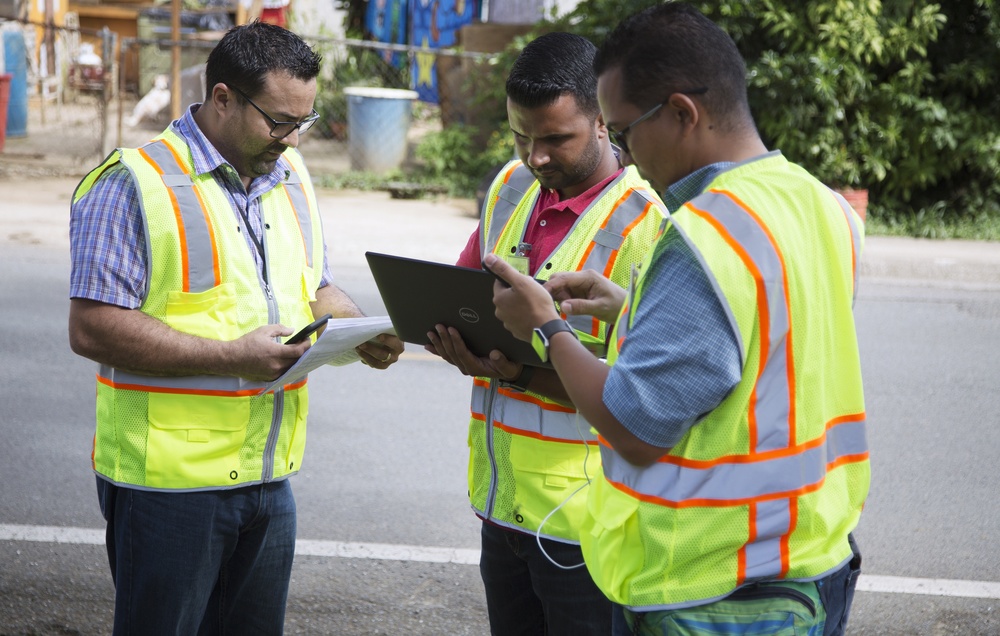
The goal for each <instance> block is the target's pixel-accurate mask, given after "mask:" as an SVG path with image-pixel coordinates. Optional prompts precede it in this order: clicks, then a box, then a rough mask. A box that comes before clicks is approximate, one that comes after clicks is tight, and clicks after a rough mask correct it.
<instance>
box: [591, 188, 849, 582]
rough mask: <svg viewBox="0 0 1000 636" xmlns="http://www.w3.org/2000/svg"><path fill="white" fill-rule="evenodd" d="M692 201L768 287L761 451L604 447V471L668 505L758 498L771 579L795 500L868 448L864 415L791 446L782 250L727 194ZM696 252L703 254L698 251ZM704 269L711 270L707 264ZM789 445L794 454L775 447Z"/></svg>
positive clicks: (750, 566)
mask: <svg viewBox="0 0 1000 636" xmlns="http://www.w3.org/2000/svg"><path fill="white" fill-rule="evenodd" d="M688 207H689V208H691V209H692V210H696V211H698V212H699V213H701V214H703V215H706V216H709V217H712V218H713V219H714V221H715V222H716V226H721V228H720V231H721V232H723V233H725V234H726V235H728V241H727V242H729V243H731V244H732V243H735V244H736V245H737V246H738V247H739V248H740V250H741V251H742V255H741V256H742V257H743V258H745V259H746V260H745V265H746V266H747V268H748V269H749V270H750V273H751V274H752V275H753V277H754V278H755V279H756V280H757V281H758V284H762V285H763V287H764V295H765V298H764V299H763V301H764V302H763V303H760V302H759V301H758V302H759V304H758V312H760V314H761V316H760V317H761V323H762V324H763V320H765V319H766V320H767V322H768V325H769V328H768V332H767V338H768V346H767V349H766V350H762V351H761V352H760V365H761V367H762V371H761V372H760V375H759V376H758V378H757V382H756V386H755V388H754V391H755V396H756V401H755V402H754V403H753V404H751V408H753V410H754V413H753V416H754V418H755V421H756V424H757V426H756V439H752V440H750V444H751V452H752V453H754V454H757V453H763V455H758V456H757V457H758V458H759V459H756V458H755V459H756V460H755V461H742V460H745V459H746V458H745V457H744V456H739V457H737V458H736V461H731V462H721V463H713V464H709V463H707V462H697V461H694V460H685V461H684V463H685V464H686V465H685V466H679V465H676V464H672V463H668V462H666V461H661V462H657V463H655V464H654V465H652V466H649V467H646V468H645V469H637V468H636V467H634V466H632V465H631V464H629V463H628V462H626V461H625V460H623V459H622V458H621V457H619V456H617V454H616V453H613V452H608V451H606V450H605V449H604V448H603V447H602V449H601V451H602V452H601V455H602V460H603V465H604V473H605V476H606V477H607V478H608V479H609V480H611V481H613V482H618V483H620V484H623V485H625V486H626V487H628V488H630V489H631V490H633V491H635V492H636V493H639V494H640V495H644V496H645V497H647V498H652V499H657V500H659V501H661V502H662V503H663V505H667V506H684V505H689V506H690V505H702V506H712V505H716V506H718V505H722V506H725V505H749V504H752V505H751V508H750V510H751V515H752V516H753V518H752V519H751V524H752V527H753V528H755V529H756V532H755V536H754V537H753V539H752V541H751V542H749V543H748V544H747V546H746V551H745V555H746V561H745V563H746V569H745V571H746V578H747V580H753V579H756V578H766V577H772V576H776V575H778V574H780V573H781V572H782V558H781V539H782V537H784V536H787V535H788V534H789V533H790V532H791V531H792V523H793V519H792V514H791V502H790V498H791V497H795V496H798V495H800V494H803V492H804V489H805V488H806V487H809V486H814V485H818V484H821V483H822V481H823V479H825V477H826V473H827V469H828V468H827V467H828V466H830V465H836V462H837V461H838V460H839V459H841V458H844V457H847V456H851V455H858V454H863V453H865V452H867V448H868V444H867V440H866V437H865V428H864V421H863V420H862V421H848V422H844V423H840V424H838V425H836V426H833V427H831V428H829V429H828V430H827V431H826V435H825V437H824V438H823V439H821V440H819V441H818V442H817V443H816V444H809V445H805V446H803V447H800V448H793V447H792V446H793V444H794V440H793V439H792V433H791V422H790V414H791V400H792V399H793V398H792V396H791V393H790V386H789V382H788V373H789V369H788V360H787V353H788V350H787V347H788V339H787V336H788V331H789V325H790V316H789V310H788V300H787V295H786V289H785V276H784V269H783V267H782V263H781V259H780V257H779V254H778V252H777V248H776V247H775V246H774V245H773V244H772V243H771V241H770V239H769V237H768V235H767V233H766V232H765V229H764V228H763V227H762V226H761V225H760V224H759V223H758V222H757V220H756V218H755V217H754V216H753V215H752V214H750V213H749V212H748V211H747V210H744V209H743V208H742V207H741V206H740V205H739V204H737V203H736V202H735V201H733V200H732V199H731V198H730V197H729V196H727V195H726V194H724V193H721V192H706V193H704V194H702V195H700V196H698V197H697V198H695V199H694V200H693V201H691V202H690V203H689V204H688ZM678 229H680V227H678ZM682 234H684V233H683V232H682ZM685 239H686V240H687V237H686V236H685ZM689 242H690V241H689ZM692 247H693V246H692ZM695 253H696V254H697V255H699V257H701V254H700V252H699V251H698V250H697V249H696V250H695ZM706 272H708V273H711V270H710V269H708V268H706ZM710 278H712V276H710ZM785 449H789V450H791V451H792V452H791V454H780V453H769V451H781V450H785Z"/></svg>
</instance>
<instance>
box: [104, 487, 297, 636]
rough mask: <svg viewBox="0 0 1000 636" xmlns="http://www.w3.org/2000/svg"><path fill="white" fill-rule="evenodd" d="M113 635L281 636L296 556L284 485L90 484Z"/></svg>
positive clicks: (291, 506) (291, 502) (287, 491)
mask: <svg viewBox="0 0 1000 636" xmlns="http://www.w3.org/2000/svg"><path fill="white" fill-rule="evenodd" d="M97 495H98V499H99V500H100V503H101V512H102V513H103V514H104V518H105V519H106V520H107V522H108V527H107V545H108V561H109V562H110V565H111V576H112V578H113V579H114V582H115V621H114V633H115V636H120V635H124V634H137V635H142V636H147V635H148V636H157V635H160V634H163V635H167V634H170V635H177V636H190V635H194V634H199V635H205V636H214V635H216V634H239V635H241V636H242V635H243V634H262V635H263V634H266V635H271V634H281V632H282V630H283V628H284V623H285V601H286V599H287V596H288V581H289V578H290V576H291V571H292V559H293V558H294V554H295V499H294V497H293V496H292V488H291V485H290V484H289V483H288V482H287V481H279V482H274V483H270V484H264V485H258V486H248V487H245V488H238V489H234V490H214V491H201V492H186V493H170V492H149V491H143V490H136V489H133V488H125V487H119V486H115V485H114V484H111V483H109V482H107V481H105V480H104V479H102V478H101V477H98V478H97Z"/></svg>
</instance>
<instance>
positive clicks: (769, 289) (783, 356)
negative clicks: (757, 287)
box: [688, 192, 793, 452]
mask: <svg viewBox="0 0 1000 636" xmlns="http://www.w3.org/2000/svg"><path fill="white" fill-rule="evenodd" d="M688 205H690V206H691V207H692V208H694V209H697V210H699V211H701V212H702V213H705V214H708V215H709V216H712V217H713V218H714V219H715V220H716V221H717V222H718V223H719V225H721V226H722V228H723V230H724V231H725V232H726V233H727V234H728V235H729V237H730V239H732V241H735V242H736V243H737V244H738V245H739V246H740V247H741V248H742V250H743V252H744V254H745V255H746V256H747V257H748V258H749V262H747V263H745V264H746V266H747V267H748V268H749V269H750V270H751V272H750V273H751V274H752V275H753V277H754V278H755V279H756V280H757V281H758V284H763V285H764V294H765V298H764V301H765V302H764V303H761V302H760V300H761V299H758V311H759V312H761V313H764V312H766V315H762V316H761V320H760V324H761V325H763V324H764V320H766V321H767V325H768V333H767V339H768V347H767V349H766V350H763V349H762V350H761V351H760V362H759V364H760V365H761V367H762V368H763V370H762V371H761V372H760V375H759V377H758V378H757V385H756V387H755V388H754V393H755V396H756V400H755V401H754V403H753V409H754V419H755V420H756V422H757V427H756V439H751V440H750V445H751V452H765V451H769V450H777V449H781V448H787V447H788V446H790V445H791V444H792V443H793V442H792V440H791V437H792V432H791V424H792V423H791V421H790V417H791V400H792V396H791V387H790V386H789V384H788V374H789V371H790V369H789V368H788V330H789V326H790V324H791V317H790V316H789V313H788V311H789V310H788V299H787V293H786V289H785V271H784V268H783V267H782V263H781V258H780V257H779V255H778V252H777V249H776V247H775V246H774V245H773V244H772V243H771V241H770V239H769V237H768V235H767V232H766V231H765V230H764V228H763V227H761V226H760V225H759V224H758V223H757V221H756V219H754V217H753V216H752V215H751V214H749V213H748V212H747V211H746V210H744V209H743V208H742V207H740V205H739V204H738V203H736V202H735V201H733V200H732V199H731V198H730V197H728V196H726V195H725V194H722V193H718V192H706V193H704V194H702V195H701V196H699V197H697V198H696V199H695V200H693V201H692V202H691V203H689V204H688Z"/></svg>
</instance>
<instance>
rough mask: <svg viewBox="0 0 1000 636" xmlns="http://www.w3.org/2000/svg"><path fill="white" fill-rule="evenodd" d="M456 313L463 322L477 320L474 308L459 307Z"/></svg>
mask: <svg viewBox="0 0 1000 636" xmlns="http://www.w3.org/2000/svg"><path fill="white" fill-rule="evenodd" d="M458 315H459V317H460V318H461V319H462V320H464V321H465V322H479V314H477V313H476V312H475V310H473V309H469V308H468V307H462V308H461V309H459V310H458Z"/></svg>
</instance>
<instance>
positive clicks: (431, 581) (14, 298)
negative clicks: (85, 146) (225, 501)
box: [0, 180, 1000, 636]
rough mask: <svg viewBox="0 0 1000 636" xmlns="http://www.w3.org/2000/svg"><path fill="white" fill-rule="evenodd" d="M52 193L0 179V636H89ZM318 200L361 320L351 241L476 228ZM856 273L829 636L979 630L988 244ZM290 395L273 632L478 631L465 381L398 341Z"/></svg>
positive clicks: (106, 597) (991, 263) (989, 625)
mask: <svg viewBox="0 0 1000 636" xmlns="http://www.w3.org/2000/svg"><path fill="white" fill-rule="evenodd" d="M71 188H72V183H71V182H64V181H58V180H56V181H51V182H43V183H32V184H30V185H29V186H27V187H26V186H25V184H19V183H5V182H0V271H2V272H3V275H2V276H0V325H2V327H3V335H2V336H0V342H2V343H3V344H0V386H2V387H3V391H2V393H0V435H2V439H3V440H4V443H3V444H0V483H2V484H3V495H2V497H0V636H2V635H15V634H17V635H27V634H60V635H62V634H87V635H89V634H107V633H110V621H111V613H112V600H113V588H112V585H111V577H110V574H109V572H108V569H107V562H106V557H105V554H104V548H103V545H100V532H101V528H102V522H103V520H102V519H101V517H100V514H99V511H98V507H97V501H96V496H95V492H94V478H93V475H92V473H91V472H90V469H89V451H90V446H91V438H92V435H93V371H94V368H93V365H92V364H91V363H90V362H88V361H86V360H83V359H80V358H78V357H76V356H74V355H73V354H72V353H71V352H70V351H69V348H68V343H67V337H66V316H67V309H68V300H67V289H68V284H67V278H68V267H69V265H68V256H67V253H66V237H65V225H66V214H67V213H66V209H67V200H68V196H69V191H70V190H71ZM322 207H323V210H324V219H325V221H326V235H327V240H328V243H329V249H330V252H331V255H332V261H333V266H334V274H335V276H336V277H337V279H338V281H339V283H340V284H341V285H342V286H343V287H344V288H345V289H346V290H347V291H348V292H349V293H351V294H352V295H353V296H354V297H355V299H356V300H357V301H358V302H359V304H361V306H362V307H363V308H364V309H366V310H367V311H368V312H369V313H372V314H377V313H380V312H381V304H380V302H379V299H378V297H377V294H376V293H375V290H374V285H373V283H372V281H371V279H370V276H369V274H368V272H367V268H366V267H365V265H364V259H363V252H364V250H365V249H372V250H375V251H384V252H390V253H397V254H403V255H407V256H413V257H417V258H428V259H434V260H441V261H449V260H452V259H453V258H454V256H455V255H456V254H457V252H458V251H459V250H460V249H461V246H462V245H463V243H464V240H465V238H466V237H467V236H468V233H469V232H471V230H472V228H473V227H474V224H475V221H474V219H473V218H472V217H471V216H469V215H468V214H467V213H466V212H467V208H464V209H463V207H462V206H461V205H458V206H456V205H453V204H452V203H451V202H437V203H434V202H405V203H401V202H394V201H389V200H388V199H386V198H385V197H381V196H380V195H350V196H348V195H336V196H334V195H330V196H327V197H325V198H324V200H323V202H322ZM866 259H867V261H866V263H865V268H864V270H863V272H864V276H863V280H862V287H861V290H862V291H861V293H860V296H859V298H858V302H857V306H856V315H857V319H858V329H859V334H860V339H861V349H862V356H863V358H862V360H863V371H864V375H865V384H866V396H867V410H868V417H869V422H870V424H871V427H870V443H871V448H872V465H873V473H874V475H873V484H872V493H871V496H870V498H869V501H868V504H867V507H866V510H865V514H864V516H863V518H862V522H861V525H860V527H859V529H858V531H857V536H858V540H859V543H860V544H861V547H862V551H863V552H864V575H863V577H862V586H861V588H862V590H861V591H859V593H858V596H857V598H856V601H855V606H854V613H853V615H852V619H851V630H850V633H852V634H900V635H902V634H908V635H909V634H928V635H931V634H933V635H938V634H1000V616H998V614H1000V612H998V610H997V605H998V602H1000V601H998V598H1000V551H998V550H997V549H996V545H997V542H998V540H1000V523H998V521H1000V520H998V516H1000V511H998V508H997V506H995V505H994V504H993V503H992V502H993V496H994V495H995V493H996V492H997V491H998V487H1000V477H998V476H997V471H996V470H995V463H996V462H995V457H996V456H997V454H998V450H1000V448H998V446H1000V436H998V435H997V433H996V432H995V430H994V429H995V424H996V417H995V416H994V413H995V412H996V410H997V408H996V407H997V406H1000V404H998V402H1000V397H998V393H997V391H996V390H995V387H994V384H995V378H997V377H1000V368H998V367H1000V362H998V361H997V359H996V355H995V354H996V352H997V351H1000V320H998V318H1000V246H997V245H984V244H974V243H970V244H959V243H949V244H940V243H939V244H934V243H928V242H917V241H909V242H907V241H896V240H886V239H870V240H869V245H868V252H867V253H866ZM310 386H311V388H312V404H313V406H312V413H311V422H310V429H309V442H308V449H307V453H306V458H305V462H304V465H303V468H302V471H301V473H300V474H299V475H297V476H296V477H294V481H293V487H294V490H295V493H296V499H297V503H298V509H299V539H300V541H301V543H300V550H299V553H298V554H297V556H296V562H295V567H294V570H293V575H292V585H291V593H290V599H289V605H288V616H287V622H286V628H287V629H286V632H287V633H289V634H345V635H353V634H359V635H360V634H427V635H437V634H486V633H488V625H487V620H486V613H485V605H484V602H483V597H482V586H481V583H480V581H479V575H478V570H477V567H476V566H475V565H474V563H475V551H476V549H477V546H478V529H477V523H476V520H475V518H474V516H473V515H472V514H471V513H470V512H469V510H468V504H467V501H466V499H465V468H466V459H467V447H466V434H465V423H466V418H467V412H468V411H467V391H468V385H467V381H466V380H465V379H463V378H461V377H460V376H458V375H457V374H456V373H453V372H452V369H450V368H449V367H447V366H446V365H444V364H442V363H440V362H437V361H435V360H434V359H433V358H432V357H429V356H427V355H426V354H424V353H423V352H421V351H419V350H417V348H416V347H413V346H410V347H409V350H408V352H407V353H406V354H405V355H404V357H403V358H402V360H401V361H400V363H399V364H397V365H395V366H394V367H392V368H391V369H390V370H388V371H386V372H376V371H373V370H371V369H368V368H362V367H359V366H351V367H345V368H324V369H321V370H319V371H317V372H315V373H313V374H312V375H311V376H310ZM51 527H55V528H59V529H61V530H60V531H58V532H57V531H55V530H50V529H49V528H51ZM41 539H47V540H41ZM435 561H437V562H435ZM926 579H942V580H943V582H942V581H939V582H936V583H934V582H926V581H924V580H926ZM963 582H965V583H963ZM893 586H898V587H899V588H900V589H903V590H905V593H900V592H898V591H888V590H890V589H892V588H893ZM931 588H933V590H937V592H938V593H937V594H933V595H928V594H918V593H915V592H921V591H928V590H929V589H931ZM977 595H978V597H977ZM983 596H985V597H983Z"/></svg>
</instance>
